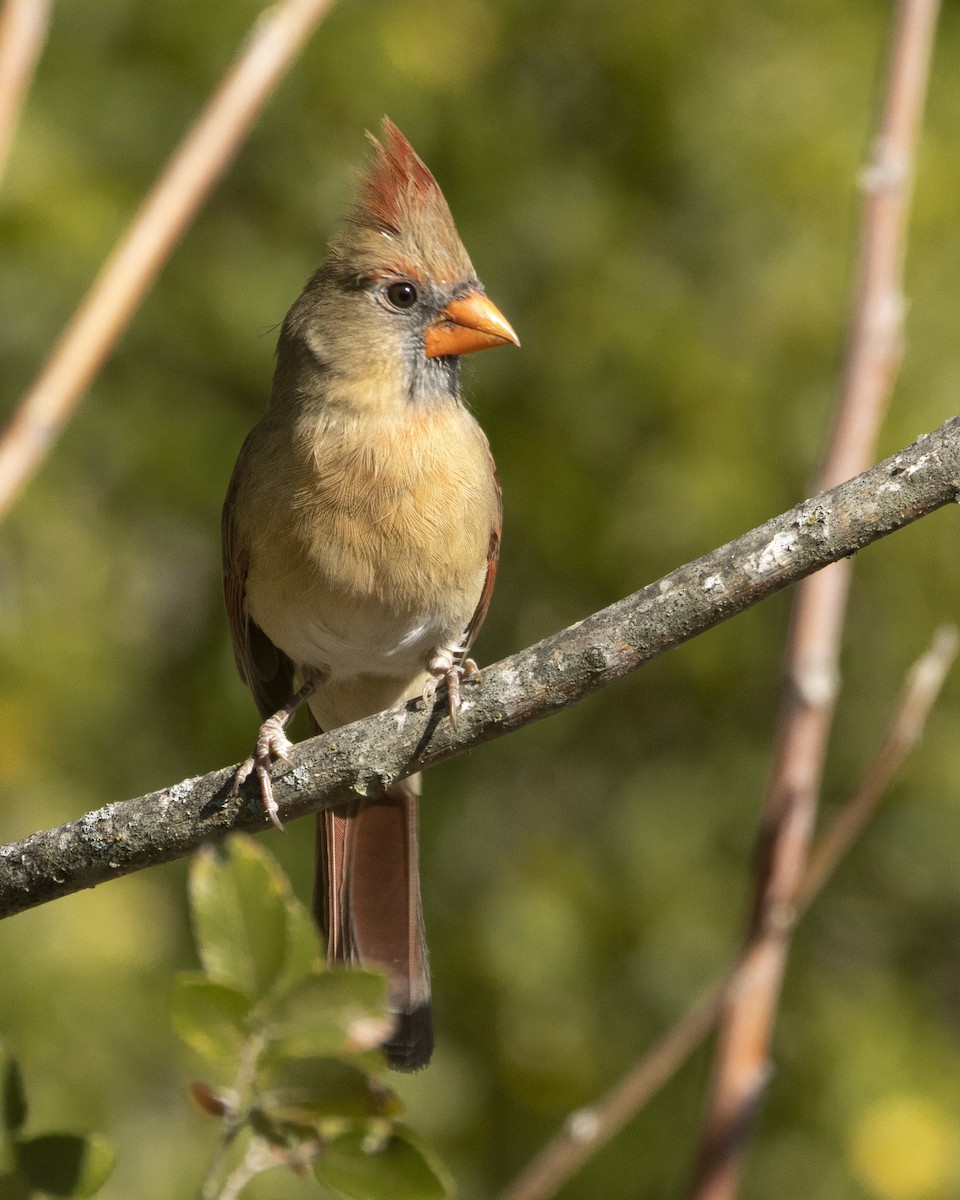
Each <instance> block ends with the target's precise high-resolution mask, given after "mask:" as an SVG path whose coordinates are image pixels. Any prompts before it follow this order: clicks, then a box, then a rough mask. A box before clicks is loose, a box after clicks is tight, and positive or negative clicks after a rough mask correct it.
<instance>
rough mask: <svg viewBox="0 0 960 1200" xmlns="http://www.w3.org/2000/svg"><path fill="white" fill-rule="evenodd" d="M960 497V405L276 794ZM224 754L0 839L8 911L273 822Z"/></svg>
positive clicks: (584, 688) (785, 579)
mask: <svg viewBox="0 0 960 1200" xmlns="http://www.w3.org/2000/svg"><path fill="white" fill-rule="evenodd" d="M958 497H960V417H954V418H952V419H951V420H949V421H947V423H946V424H945V425H942V426H941V427H940V428H939V429H938V430H935V431H934V432H933V433H929V434H926V435H925V436H924V437H922V438H920V439H919V440H918V441H917V442H915V443H914V444H913V445H912V446H908V447H907V448H906V449H904V450H902V451H900V453H898V454H895V455H893V456H892V457H891V458H888V459H886V460H885V461H884V462H882V463H879V464H878V465H877V466H875V467H873V468H871V469H870V470H869V471H866V472H864V474H862V475H860V476H858V477H857V478H856V479H852V480H849V481H848V482H846V483H843V484H841V485H840V486H839V487H836V488H834V489H832V490H831V491H829V492H824V493H822V494H821V495H819V496H815V497H813V498H812V499H811V500H807V501H805V502H804V503H803V504H800V505H798V506H797V507H796V508H793V509H791V510H789V511H788V512H786V513H783V514H782V515H781V516H779V517H775V518H774V519H773V520H771V521H768V522H767V523H766V524H765V525H761V526H760V527H759V528H757V529H754V530H752V531H751V532H749V533H746V534H744V535H743V536H742V537H740V538H737V539H736V540H735V541H733V542H729V543H727V545H725V546H721V547H720V548H719V549H717V550H714V551H713V552H712V553H711V554H707V555H704V556H703V557H702V558H699V559H697V560H695V561H694V562H692V563H688V564H687V565H686V566H683V567H680V568H678V569H677V570H676V571H672V572H671V573H670V574H669V575H666V576H664V577H663V578H662V579H660V580H658V581H657V582H656V583H652V584H649V585H648V586H647V587H645V588H643V589H642V590H641V591H639V592H637V593H635V594H634V595H632V596H628V597H627V598H626V599H625V600H620V601H618V602H617V603H616V604H613V605H611V606H610V607H609V608H606V609H603V610H602V611H601V612H598V613H595V614H593V615H592V616H590V617H587V618H586V619H585V620H583V621H580V622H579V623H578V624H576V625H573V626H571V627H570V628H569V629H565V630H563V631H562V632H560V633H557V634H554V635H553V636H552V637H549V638H547V639H546V640H544V641H542V642H538V643H537V644H536V645H535V646H531V647H530V648H529V649H527V650H523V651H521V652H520V653H519V654H515V655H513V656H512V657H511V658H508V659H504V660H503V661H502V662H500V663H498V664H496V665H495V666H492V667H488V668H487V669H486V670H485V671H484V673H483V680H482V682H481V683H480V684H479V685H478V686H475V687H468V688H467V689H465V692H466V695H465V702H464V708H463V720H462V721H461V723H460V729H459V731H454V730H453V729H452V728H451V727H450V724H449V722H448V721H444V720H443V713H444V704H443V703H442V702H441V703H438V704H437V705H436V706H435V707H434V709H433V710H432V711H424V710H423V709H421V708H419V707H417V706H416V705H409V706H407V707H398V708H394V709H390V710H388V711H387V712H385V713H380V714H378V715H377V716H374V717H369V718H367V719H366V720H363V721H358V722H357V723H356V724H354V725H348V726H345V727H344V728H342V729H338V730H336V731H335V732H334V733H332V734H326V735H322V736H321V737H318V738H312V739H310V740H309V741H306V742H302V743H301V744H300V745H298V746H297V747H295V749H294V752H293V755H292V763H291V766H290V767H289V768H287V769H285V770H282V771H280V770H278V771H277V774H276V779H275V783H274V792H275V795H276V799H277V801H278V803H279V806H280V815H281V817H282V818H283V819H284V820H290V819H291V818H294V817H298V816H302V815H304V814H306V813H309V812H314V811H317V810H319V809H321V808H328V807H330V806H332V805H334V804H336V803H340V802H341V801H342V800H343V799H344V798H345V797H346V796H349V795H351V794H356V793H360V794H362V795H373V794H376V793H378V792H379V791H381V790H382V789H383V787H384V786H385V785H386V784H388V783H389V782H390V781H391V780H394V779H397V778H402V777H403V776H406V775H409V774H412V773H413V772H414V771H419V770H421V769H423V768H425V767H429V766H431V765H433V764H434V763H437V762H441V761H443V760H444V759H447V758H452V757H453V756H454V755H456V754H460V753H462V752H463V751H464V750H469V749H470V748H471V747H473V746H478V745H481V744H482V743H484V742H487V741H490V740H492V739H493V738H496V737H501V736H502V735H503V734H506V733H510V732H511V731H512V730H514V729H518V728H520V727H521V726H523V725H526V724H529V723H531V722H532V721H535V720H538V719H540V718H541V717H546V716H549V715H551V714H552V713H555V712H558V711H560V710H561V709H563V708H567V707H569V706H570V705H573V704H576V703H577V702H578V701H580V700H582V699H583V698H584V697H585V696H587V695H589V694H590V693H591V692H594V691H596V690H597V689H598V688H601V687H605V686H607V685H608V684H610V683H613V682H614V681H615V680H617V679H621V678H623V676H625V675H627V674H629V673H630V672H632V671H635V670H637V669H638V668H639V667H641V666H643V665H644V664H645V663H647V662H650V661H651V660H652V659H654V658H657V657H659V655H661V654H663V653H665V652H666V651H667V650H670V649H672V648H674V647H676V646H679V645H681V644H682V643H684V642H686V641H689V640H690V639H691V638H693V637H695V636H696V635H697V634H700V633H703V632H705V631H706V630H707V629H711V628H713V626H715V625H719V624H720V622H722V621H725V620H727V619H728V618H729V617H732V616H735V615H736V614H737V613H739V612H742V611H743V610H744V609H746V608H749V607H750V606H751V605H753V604H756V603H758V602H759V601H760V600H763V599H764V598H765V597H767V596H770V595H772V594H773V593H774V592H777V591H780V590H782V589H783V588H785V587H787V586H789V585H790V584H791V583H795V582H796V581H797V580H798V579H802V578H803V577H804V576H805V575H809V574H810V573H811V572H813V571H816V570H819V569H820V568H821V567H823V566H825V565H826V564H827V563H831V562H835V561H836V560H837V559H840V558H845V557H847V556H849V555H851V554H855V553H856V552H857V551H858V550H862V549H863V548H864V547H865V546H868V545H870V543H871V542H875V541H877V540H878V539H879V538H882V537H884V536H886V535H887V534H889V533H892V532H893V531H894V530H896V529H900V528H901V527H903V526H904V525H908V524H910V523H911V522H913V521H916V520H918V519H919V518H920V517H923V516H925V515H927V514H928V513H930V512H933V511H934V510H935V509H937V508H940V507H942V506H943V505H945V504H949V503H951V502H952V501H956V500H957V499H958ZM232 777H233V769H232V768H225V769H223V770H220V771H214V772H212V773H210V774H209V775H204V776H201V777H199V778H196V779H187V780H184V781H183V782H182V783H178V784H176V785H174V786H173V787H169V788H164V789H162V790H161V791H158V792H152V793H150V794H149V795H146V796H141V797H139V798H138V799H135V800H128V801H125V802H121V803H117V804H110V805H108V806H107V807H105V808H101V809H98V810H97V811H96V812H92V813H88V814H87V815H86V816H85V817H82V818H81V819H80V820H78V821H72V822H69V823H68V824H65V825H61V826H58V827H57V828H56V829H52V830H47V831H45V832H41V833H36V834H33V835H32V836H30V837H27V838H25V839H23V840H22V841H20V842H16V843H13V844H11V845H9V846H6V847H3V848H2V849H0V917H2V916H9V915H10V914H12V913H15V912H20V911H22V910H24V909H27V908H31V907H34V906H35V905H38V904H42V903H44V902H46V901H47V900H53V899H55V898H56V897H58V896H64V895H68V894H69V893H71V892H74V891H77V890H79V889H80V888H85V887H93V886H95V885H96V884H98V883H102V882H104V881H105V880H107V879H112V878H114V877H116V876H118V875H125V874H128V873H129V872H131V871H136V870H140V869H142V868H143V867H146V866H150V865H152V864H154V863H159V862H166V861H169V860H171V859H174V858H179V857H181V856H183V855H185V854H188V853H190V851H192V850H193V849H195V848H196V847H197V846H198V845H200V844H201V843H202V842H204V841H208V840H210V839H211V838H217V837H222V836H223V835H225V834H226V833H229V832H230V831H231V830H235V829H245V830H261V829H263V828H265V827H266V824H267V822H266V818H265V816H264V813H263V810H262V807H261V805H260V803H259V798H254V797H253V796H252V793H250V792H249V790H248V795H247V797H246V799H245V800H242V801H241V802H228V801H227V800H226V795H227V792H228V790H229V786H230V781H231V780H232Z"/></svg>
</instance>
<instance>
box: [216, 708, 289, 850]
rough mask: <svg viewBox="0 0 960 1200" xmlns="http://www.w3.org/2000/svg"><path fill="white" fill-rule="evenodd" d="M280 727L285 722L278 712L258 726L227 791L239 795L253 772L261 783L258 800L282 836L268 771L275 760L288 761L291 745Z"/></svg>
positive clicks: (281, 827)
mask: <svg viewBox="0 0 960 1200" xmlns="http://www.w3.org/2000/svg"><path fill="white" fill-rule="evenodd" d="M283 727H284V721H283V719H282V717H281V714H280V713H275V714H274V715H273V716H272V717H267V719H266V720H265V721H264V723H263V724H262V725H261V726H260V732H259V733H258V734H257V744H256V745H255V746H254V749H253V754H251V755H250V757H249V758H246V759H244V760H243V762H242V763H241V764H240V766H239V767H237V772H236V774H235V775H234V777H233V786H232V787H231V789H230V795H231V796H236V795H238V794H239V792H240V788H241V787H242V786H243V784H244V783H245V782H246V781H247V780H248V779H249V778H250V776H251V775H252V774H253V773H254V772H256V774H257V780H258V781H259V783H260V797H261V799H262V800H263V809H264V812H265V813H266V814H267V817H268V819H269V821H270V824H271V825H273V827H274V828H275V829H278V830H279V831H280V832H281V833H283V822H282V821H281V820H280V809H279V807H278V805H277V802H276V800H274V798H273V784H272V783H271V782H270V768H271V767H272V766H273V764H274V763H275V762H277V761H278V760H279V761H280V762H285V763H289V762H290V750H291V749H292V748H293V746H292V743H291V741H290V739H289V738H288V737H287V735H286V734H285V733H284V728H283Z"/></svg>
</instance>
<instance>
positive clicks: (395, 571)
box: [241, 404, 498, 678]
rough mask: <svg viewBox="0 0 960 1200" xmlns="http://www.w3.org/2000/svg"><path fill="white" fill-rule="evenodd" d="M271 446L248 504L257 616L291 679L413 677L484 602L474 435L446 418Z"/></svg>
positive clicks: (313, 433) (356, 423)
mask: <svg viewBox="0 0 960 1200" xmlns="http://www.w3.org/2000/svg"><path fill="white" fill-rule="evenodd" d="M271 436H272V437H273V440H274V444H272V445H271V446H270V447H269V450H267V452H266V453H264V454H263V455H262V456H261V461H262V463H263V471H262V475H263V478H261V479H259V480H258V483H257V486H256V488H255V489H252V490H255V491H256V493H257V496H256V498H254V496H253V495H251V494H248V495H247V496H245V497H244V498H243V501H242V503H243V508H244V510H245V512H244V513H243V514H242V516H241V520H242V522H243V525H244V526H245V541H246V543H247V545H249V547H250V561H249V570H248V575H247V605H248V610H249V612H250V614H251V616H252V617H253V619H254V620H255V621H256V622H257V624H258V625H260V627H261V628H262V629H263V630H264V632H265V633H266V634H267V636H268V637H270V639H271V640H272V641H273V642H274V643H275V644H276V645H277V646H279V647H280V648H281V649H282V650H283V651H284V652H285V653H287V654H288V655H289V656H290V657H291V658H292V659H293V661H294V662H295V663H296V664H297V665H298V666H312V667H317V668H322V669H324V670H326V671H329V672H330V673H331V675H332V676H333V677H334V678H337V677H339V678H347V677H350V676H351V675H355V674H358V673H371V674H375V675H390V676H393V677H396V678H403V677H407V678H409V677H411V676H413V675H415V674H418V673H419V672H421V671H422V670H423V666H424V664H425V661H426V660H427V659H428V658H429V657H430V655H431V653H432V651H433V650H434V649H435V648H436V647H437V646H438V645H440V644H443V643H444V642H451V641H456V640H457V639H459V638H460V636H461V635H462V633H463V631H464V629H465V628H466V626H467V624H468V623H469V621H470V618H471V616H472V615H473V612H474V610H475V609H476V606H477V603H478V600H479V597H480V593H481V590H482V588H483V583H484V579H485V576H486V567H487V553H488V549H489V545H490V535H491V530H492V529H493V528H494V526H495V524H496V521H497V519H498V501H497V494H496V487H495V483H494V478H493V464H492V461H491V458H490V452H489V448H488V446H487V441H486V438H485V437H484V434H483V432H482V431H481V429H480V427H479V426H478V425H477V423H476V422H475V421H474V420H473V418H472V417H471V416H470V414H469V413H468V412H467V411H466V410H465V409H463V408H462V407H461V406H460V405H452V404H451V405H444V406H442V407H441V406H437V407H435V408H430V409H426V410H423V411H413V412H411V411H410V410H409V409H408V410H407V411H406V412H404V413H403V414H401V416H387V415H384V416H381V417H377V418H373V419H371V417H370V416H369V415H367V416H366V417H365V419H363V420H357V419H355V418H344V417H338V416H336V414H333V415H328V414H324V416H323V418H322V419H321V420H320V421H317V420H316V419H314V420H312V421H311V422H310V423H309V424H307V423H306V422H304V423H301V426H300V428H299V430H298V431H297V433H296V434H295V435H294V437H293V438H292V439H291V438H289V437H287V440H286V446H285V447H284V446H282V444H281V443H282V441H283V439H284V437H285V435H284V434H283V433H282V432H281V431H280V430H279V429H278V430H277V432H276V433H275V434H273V435H271V434H270V433H269V431H268V429H265V437H267V438H270V437H271ZM265 449H266V448H265ZM257 510H259V512H260V514H261V519H258V520H256V521H254V520H252V519H251V512H252V511H257Z"/></svg>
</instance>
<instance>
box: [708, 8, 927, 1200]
mask: <svg viewBox="0 0 960 1200" xmlns="http://www.w3.org/2000/svg"><path fill="white" fill-rule="evenodd" d="M938 7H939V5H938V0H900V3H899V5H898V9H897V22H896V29H895V34H894V39H893V49H892V54H891V62H890V72H889V77H888V81H887V88H886V100H885V106H884V113H883V117H882V121H881V131H880V135H879V137H878V138H877V142H876V146H875V150H874V156H873V160H872V162H871V164H870V166H869V167H868V169H867V171H866V173H865V175H864V180H863V183H864V188H865V191H866V202H865V210H864V221H863V234H862V241H861V251H860V268H859V274H858V281H857V291H856V298H855V306H854V318H853V325H852V331H851V341H850V348H849V353H848V358H847V365H846V371H845V378H844V387H843V392H842V396H841V399H840V404H839V408H838V412H837V418H836V424H835V427H834V430H833V435H832V439H831V442H830V446H829V449H828V451H827V454H826V459H825V462H824V466H823V471H822V475H821V480H820V482H821V486H824V487H830V486H831V485H832V484H834V483H836V482H837V480H839V479H843V478H846V477H847V476H848V475H850V474H853V473H854V472H856V471H860V470H862V469H863V465H864V464H865V463H866V462H869V461H870V459H871V458H872V456H873V454H874V448H875V444H876V439H877V434H878V431H879V428H880V423H881V420H882V416H883V413H884V411H885V408H886V405H887V401H888V398H889V395H890V390H891V386H892V383H893V379H894V376H895V374H896V370H897V367H898V365H899V361H900V357H901V325H902V317H903V308H904V304H903V297H902V292H901V275H902V263H903V257H904V247H905V242H906V225H907V214H908V211H909V199H910V185H911V178H912V171H913V160H914V155H915V148H916V140H917V131H918V128H919V123H920V114H921V112H922V109H923V101H924V96H925V91H926V79H927V71H928V65H929V61H930V54H931V49H932V45H933V33H934V28H935V24H936V17H937V12H938ZM850 576H851V568H850V564H849V563H839V564H837V565H835V566H834V567H831V568H830V569H828V570H827V571H823V572H821V573H820V574H819V575H817V576H814V577H813V578H811V579H810V580H809V581H807V582H806V583H805V584H804V585H803V586H802V587H801V588H799V589H798V591H797V597H796V602H795V608H794V613H793V621H792V627H791V632H790V637H789V641H788V646H787V652H786V669H785V674H786V683H785V690H784V699H783V704H782V707H781V712H780V719H779V724H778V731H777V735H776V740H775V747H776V749H775V753H774V758H773V763H772V765H771V771H770V780H769V783H768V787H767V794H766V797H765V800H764V811H763V818H762V826H761V835H760V848H759V850H760V852H759V854H758V866H757V882H756V890H755V898H754V906H753V912H752V914H751V916H750V921H749V927H748V932H747V938H746V943H745V947H744V951H743V956H742V961H743V964H744V968H745V969H744V973H743V981H742V984H741V986H738V987H737V988H736V989H735V990H733V991H731V992H730V994H729V997H728V1001H727V1004H726V1006H725V1009H724V1014H723V1017H722V1019H721V1024H720V1033H719V1037H718V1042H717V1053H716V1058H715V1062H714V1068H713V1075H712V1079H711V1086H710V1092H709V1096H708V1101H707V1110H706V1115H705V1119H704V1125H703V1130H702V1133H701V1140H700V1145H699V1149H698V1153H697V1158H696V1164H695V1166H694V1171H693V1177H692V1182H691V1185H690V1189H689V1196H690V1198H691V1200H732V1198H733V1197H734V1196H735V1195H736V1193H737V1190H738V1188H739V1182H740V1177H741V1174H742V1168H743V1154H744V1150H745V1146H746V1141H747V1137H748V1135H749V1131H750V1126H751V1124H752V1118H753V1114H754V1113H755V1111H756V1107H757V1103H758V1100H759V1098H760V1096H761V1094H762V1091H763V1087H764V1085H765V1082H766V1080H767V1078H768V1076H769V1047H770V1039H771V1036H772V1031H773V1023H774V1019H775V1014H776V1008H777V1003H778V999H779V994H780V986H781V983H782V979H783V972H784V968H785V964H786V957H787V951H788V948H789V922H788V921H786V920H785V914H787V913H788V912H789V910H790V908H791V906H792V904H793V903H794V900H795V897H796V890H797V887H798V885H799V883H800V880H801V878H802V876H803V872H804V867H805V862H806V857H807V852H808V849H809V844H810V838H811V836H812V831H813V827H814V823H815V819H816V809H817V799H818V796H819V792H820V782H821V778H822V773H823V763H824V758H825V755H826V746H827V739H828V735H829V730H830V726H831V723H832V718H833V711H834V705H835V701H836V692H837V684H838V679H839V666H838V664H839V648H840V640H841V633H842V629H843V623H844V617H845V613H846V604H847V595H848V591H849V585H850Z"/></svg>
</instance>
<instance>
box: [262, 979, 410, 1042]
mask: <svg viewBox="0 0 960 1200" xmlns="http://www.w3.org/2000/svg"><path fill="white" fill-rule="evenodd" d="M394 1021H395V1019H394V1017H393V1016H392V1015H391V1013H390V1012H389V1011H388V1010H387V984H386V979H385V977H384V976H383V975H381V974H379V973H378V972H374V971H351V970H346V969H336V970H329V971H324V972H323V973H322V974H317V975H310V976H308V977H307V978H306V979H303V980H301V981H300V982H299V983H297V984H295V985H294V986H293V987H291V988H290V989H288V990H287V991H286V992H284V993H283V994H282V995H280V996H278V997H277V998H276V1000H275V1002H274V1003H273V1005H272V1006H271V1008H270V1012H269V1016H268V1019H267V1023H266V1029H265V1031H264V1032H265V1033H266V1036H267V1037H268V1038H269V1039H271V1041H275V1042H277V1043H279V1044H280V1046H281V1048H282V1052H283V1054H284V1055H285V1056H287V1057H290V1058H294V1057H300V1056H304V1055H329V1054H343V1053H356V1052H358V1051H363V1050H370V1049H373V1048H374V1047H376V1046H379V1045H381V1043H382V1042H383V1041H384V1040H385V1039H386V1038H387V1037H389V1036H390V1033H391V1030H392V1029H393V1026H394Z"/></svg>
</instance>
